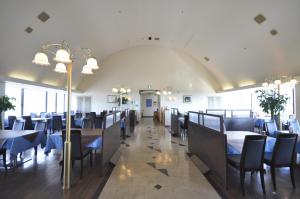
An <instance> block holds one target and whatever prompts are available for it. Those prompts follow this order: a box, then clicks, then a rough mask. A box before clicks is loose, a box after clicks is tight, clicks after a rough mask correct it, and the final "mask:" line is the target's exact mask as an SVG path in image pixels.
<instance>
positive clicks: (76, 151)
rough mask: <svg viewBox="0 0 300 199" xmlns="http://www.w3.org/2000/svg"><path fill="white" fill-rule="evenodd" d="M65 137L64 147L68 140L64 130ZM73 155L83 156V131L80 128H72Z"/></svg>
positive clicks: (63, 136) (76, 156)
mask: <svg viewBox="0 0 300 199" xmlns="http://www.w3.org/2000/svg"><path fill="white" fill-rule="evenodd" d="M62 138H63V148H64V143H65V141H66V131H65V130H63V131H62ZM71 143H72V145H71V157H72V158H80V157H82V147H81V131H80V130H71Z"/></svg>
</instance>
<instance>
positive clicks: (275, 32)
mask: <svg viewBox="0 0 300 199" xmlns="http://www.w3.org/2000/svg"><path fill="white" fill-rule="evenodd" d="M270 33H271V35H273V36H275V35H277V34H278V32H277V30H275V29H272V30H271V31H270Z"/></svg>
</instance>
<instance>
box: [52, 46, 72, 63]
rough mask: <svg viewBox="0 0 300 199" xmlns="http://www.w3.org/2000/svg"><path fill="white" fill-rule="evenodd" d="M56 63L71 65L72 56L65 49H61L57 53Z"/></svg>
mask: <svg viewBox="0 0 300 199" xmlns="http://www.w3.org/2000/svg"><path fill="white" fill-rule="evenodd" d="M54 61H56V62H61V63H64V64H69V63H71V62H72V60H71V59H70V54H69V53H68V52H67V51H66V50H64V49H59V50H58V51H56V55H55V57H54Z"/></svg>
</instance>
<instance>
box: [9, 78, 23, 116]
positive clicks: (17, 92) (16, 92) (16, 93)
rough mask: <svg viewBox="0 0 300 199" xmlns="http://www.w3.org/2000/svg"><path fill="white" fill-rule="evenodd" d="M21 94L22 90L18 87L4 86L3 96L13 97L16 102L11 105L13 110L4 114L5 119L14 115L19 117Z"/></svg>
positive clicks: (12, 85)
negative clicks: (13, 106)
mask: <svg viewBox="0 0 300 199" xmlns="http://www.w3.org/2000/svg"><path fill="white" fill-rule="evenodd" d="M21 92H22V89H21V87H19V86H18V85H14V84H10V83H6V84H5V95H7V96H8V97H14V98H15V99H16V100H15V101H13V104H14V105H15V106H16V108H15V110H10V111H6V112H5V117H7V116H9V115H14V116H17V117H20V116H21Z"/></svg>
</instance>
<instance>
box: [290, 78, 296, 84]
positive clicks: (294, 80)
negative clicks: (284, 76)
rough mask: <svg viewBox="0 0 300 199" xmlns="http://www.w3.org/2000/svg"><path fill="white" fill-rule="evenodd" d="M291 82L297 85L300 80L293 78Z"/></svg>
mask: <svg viewBox="0 0 300 199" xmlns="http://www.w3.org/2000/svg"><path fill="white" fill-rule="evenodd" d="M290 83H291V84H292V85H295V84H297V83H298V81H297V80H296V79H291V81H290Z"/></svg>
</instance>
